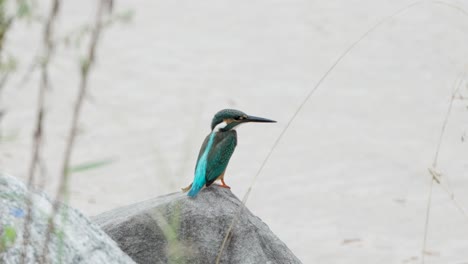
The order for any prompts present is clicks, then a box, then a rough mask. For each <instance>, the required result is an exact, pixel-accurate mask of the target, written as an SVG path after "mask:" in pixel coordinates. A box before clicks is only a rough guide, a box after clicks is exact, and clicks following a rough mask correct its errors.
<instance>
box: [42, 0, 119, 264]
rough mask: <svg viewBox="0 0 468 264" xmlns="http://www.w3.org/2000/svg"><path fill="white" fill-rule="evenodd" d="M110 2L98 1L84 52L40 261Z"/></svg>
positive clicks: (62, 194)
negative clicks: (87, 44)
mask: <svg viewBox="0 0 468 264" xmlns="http://www.w3.org/2000/svg"><path fill="white" fill-rule="evenodd" d="M111 4H112V1H111V0H101V1H99V4H98V9H97V13H96V19H95V24H94V27H93V31H92V34H91V39H90V44H89V47H88V51H87V54H86V59H85V62H84V63H83V65H82V67H81V78H80V86H79V91H78V96H77V98H76V102H75V105H74V108H73V116H72V123H71V128H70V133H69V135H68V139H67V142H66V146H65V153H64V158H63V163H62V169H61V178H60V183H59V187H58V190H57V194H56V198H55V202H54V204H53V208H52V213H51V216H50V218H49V221H48V226H47V232H46V237H45V241H44V247H43V252H42V256H41V263H45V262H46V259H47V255H48V244H49V242H50V239H51V236H52V233H53V232H54V230H55V223H54V218H55V216H56V215H57V213H58V209H59V208H60V203H61V200H62V199H63V198H64V197H65V196H66V194H67V189H68V182H69V172H68V168H69V164H70V158H71V154H72V150H73V147H74V143H75V138H76V134H77V131H78V120H79V118H80V112H81V107H82V105H83V99H84V97H85V95H86V90H87V88H88V79H89V73H90V70H91V68H92V66H93V65H94V60H95V54H96V47H97V44H98V41H99V37H100V35H101V29H102V19H103V16H104V12H105V11H106V10H108V11H110V8H111Z"/></svg>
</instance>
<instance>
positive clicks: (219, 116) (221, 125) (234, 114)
mask: <svg viewBox="0 0 468 264" xmlns="http://www.w3.org/2000/svg"><path fill="white" fill-rule="evenodd" d="M248 122H257V123H276V121H274V120H270V119H266V118H263V117H257V116H250V115H247V114H246V113H244V112H242V111H239V110H235V109H224V110H221V111H219V112H218V113H216V114H215V116H214V117H213V120H212V121H211V130H214V131H229V130H231V129H234V128H235V127H236V126H238V125H240V124H243V123H248Z"/></svg>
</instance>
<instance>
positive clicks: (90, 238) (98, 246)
mask: <svg viewBox="0 0 468 264" xmlns="http://www.w3.org/2000/svg"><path fill="white" fill-rule="evenodd" d="M28 195H31V198H32V202H33V206H32V221H31V225H30V227H31V228H30V230H31V232H30V234H31V236H30V239H29V243H28V244H27V247H26V249H27V250H26V252H27V261H26V263H38V259H39V257H40V256H41V255H42V251H43V245H44V237H45V233H46V231H47V221H48V218H49V215H50V212H51V209H52V204H51V201H50V199H49V198H47V197H46V195H45V194H43V193H39V192H34V191H32V192H29V191H28V190H27V188H26V186H25V185H24V184H23V183H22V182H20V181H19V180H18V179H16V178H14V177H11V176H6V175H0V216H1V217H0V263H5V264H13V263H19V259H20V255H21V252H24V251H23V249H24V247H23V226H24V221H25V216H26V212H27V208H26V199H27V197H28ZM59 212H60V214H59V215H58V216H57V217H56V218H55V219H56V232H55V233H54V234H53V235H52V237H51V241H50V243H49V244H48V251H49V254H48V258H47V262H48V263H67V264H69V263H72V264H77V263H86V264H88V263H96V264H99V263H102V264H108V263H116V264H130V263H135V262H134V261H132V259H131V258H130V257H128V256H127V255H125V253H123V252H122V250H120V249H119V247H118V246H117V245H116V243H115V242H114V241H113V240H112V239H110V238H109V237H108V236H107V235H106V234H105V233H104V232H103V231H102V230H100V229H99V228H98V227H97V226H96V225H94V224H93V223H91V222H90V221H89V220H88V219H87V218H86V217H84V216H83V215H82V214H81V213H79V212H78V211H77V210H75V209H73V208H70V207H68V206H66V205H62V206H61V208H60V209H59Z"/></svg>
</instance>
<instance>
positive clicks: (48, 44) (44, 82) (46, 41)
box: [20, 0, 60, 263]
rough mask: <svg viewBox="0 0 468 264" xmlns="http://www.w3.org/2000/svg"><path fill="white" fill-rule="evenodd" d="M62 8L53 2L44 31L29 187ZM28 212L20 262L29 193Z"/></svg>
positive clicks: (26, 238) (27, 232)
mask: <svg viewBox="0 0 468 264" xmlns="http://www.w3.org/2000/svg"><path fill="white" fill-rule="evenodd" d="M59 9H60V0H54V1H53V2H52V6H51V10H50V13H49V17H48V19H47V22H46V24H45V28H44V32H43V36H42V38H43V45H44V55H43V63H42V65H41V66H42V67H41V82H40V86H39V95H38V101H37V110H36V123H35V129H34V135H33V148H32V158H31V163H30V164H29V170H28V182H27V184H28V188H30V187H31V186H32V185H33V184H34V174H35V171H36V167H37V165H38V163H39V161H40V152H41V146H42V136H43V123H44V112H45V111H44V108H45V93H46V90H47V89H48V87H49V62H50V60H51V58H52V55H53V53H54V43H53V40H52V35H53V25H54V23H55V20H56V18H57V15H58V12H59ZM26 206H27V209H26V210H27V213H26V216H25V219H24V227H23V230H24V232H23V250H22V252H21V258H20V263H25V262H26V255H27V246H28V243H29V237H30V228H31V227H30V223H31V221H32V206H33V205H32V197H31V195H28V197H27V199H26Z"/></svg>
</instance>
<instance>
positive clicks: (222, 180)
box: [218, 171, 231, 189]
mask: <svg viewBox="0 0 468 264" xmlns="http://www.w3.org/2000/svg"><path fill="white" fill-rule="evenodd" d="M225 172H226V171H223V173H221V175H219V177H218V179H220V180H221V183H222V184H221V185H220V186H221V187H223V188H227V189H231V187H229V186H228V185H227V184H226V183H225V182H224V173H225Z"/></svg>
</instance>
